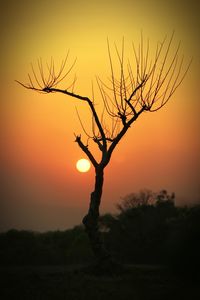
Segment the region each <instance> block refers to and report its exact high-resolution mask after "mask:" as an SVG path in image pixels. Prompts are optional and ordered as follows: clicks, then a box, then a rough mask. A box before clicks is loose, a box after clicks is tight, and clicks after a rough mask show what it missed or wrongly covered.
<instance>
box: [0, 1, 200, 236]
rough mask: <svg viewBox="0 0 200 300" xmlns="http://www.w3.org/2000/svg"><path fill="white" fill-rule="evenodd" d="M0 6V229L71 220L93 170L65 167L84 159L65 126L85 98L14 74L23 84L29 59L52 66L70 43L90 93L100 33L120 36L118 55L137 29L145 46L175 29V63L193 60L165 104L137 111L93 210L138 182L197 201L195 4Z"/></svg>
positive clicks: (110, 205) (106, 206) (73, 124)
mask: <svg viewBox="0 0 200 300" xmlns="http://www.w3.org/2000/svg"><path fill="white" fill-rule="evenodd" d="M162 2H164V3H162ZM0 3H1V10H0V11H1V17H0V22H1V26H0V31H1V37H0V39H1V40H0V43H1V60H0V67H1V68H0V77H1V98H0V99H1V111H0V113H1V119H0V122H1V132H0V138H1V186H2V189H1V190H2V197H1V202H0V209H1V210H0V214H1V216H0V219H1V222H0V230H5V229H9V228H19V229H34V230H49V229H53V230H54V229H64V228H68V227H71V226H73V225H75V224H78V223H80V222H81V219H82V217H83V215H84V214H85V213H86V210H87V207H88V201H89V194H90V192H91V190H92V187H93V176H94V173H93V170H92V169H91V170H90V171H89V172H88V173H86V174H81V173H78V172H77V170H76V168H75V164H76V161H77V160H78V159H79V158H81V157H84V155H83V153H82V152H81V150H80V149H79V148H78V145H77V144H76V143H74V132H75V133H77V134H78V133H81V126H80V124H79V122H78V119H77V116H76V111H75V106H77V107H78V109H79V112H80V114H81V116H82V118H85V119H87V118H88V111H87V109H86V108H85V104H80V103H79V102H78V100H73V99H70V98H69V97H66V96H64V95H59V94H52V95H42V94H37V93H34V92H31V91H28V90H25V89H23V88H22V87H21V86H19V85H18V84H17V83H16V82H15V81H14V80H15V79H18V80H21V81H23V82H26V81H27V73H28V72H30V62H33V63H35V62H36V61H37V58H39V57H42V58H43V60H44V61H46V60H49V59H50V58H51V56H53V57H54V60H55V63H56V64H57V63H58V64H59V63H60V61H61V60H62V59H63V58H64V57H65V55H66V53H67V50H68V49H70V57H69V60H70V61H71V62H73V60H74V58H76V57H77V63H76V66H75V68H74V70H73V72H74V73H76V74H77V76H78V81H77V84H76V92H77V93H79V94H82V95H88V96H90V95H91V80H92V79H94V78H95V75H97V74H98V75H100V76H102V77H106V76H107V75H108V67H109V65H108V55H107V50H106V49H107V46H106V39H107V37H109V39H110V42H111V43H112V42H115V41H116V42H117V43H118V44H120V42H121V39H122V36H124V37H125V42H126V49H127V51H128V50H129V48H130V47H131V41H134V42H135V43H136V44H137V42H138V41H139V37H140V32H141V30H143V33H144V35H145V36H146V37H149V39H150V42H151V44H152V47H153V46H154V45H155V43H156V42H157V41H158V40H161V39H162V38H163V37H164V35H165V34H166V33H167V34H169V35H170V34H171V32H172V31H173V30H175V42H178V41H179V40H181V43H182V44H181V47H182V48H181V53H184V55H185V62H186V63H187V62H188V61H189V60H190V58H191V57H193V64H192V66H191V68H190V70H189V73H188V74H187V77H186V78H185V80H184V82H183V84H182V85H181V87H180V88H179V89H178V91H177V92H176V93H175V95H174V96H173V97H172V99H171V101H170V102H169V103H168V104H167V106H166V107H164V108H163V109H162V110H160V111H158V112H156V113H152V114H148V113H146V114H145V115H143V116H141V117H140V119H139V120H138V121H137V122H136V123H135V124H134V125H133V126H132V128H131V130H130V131H129V132H128V134H127V135H126V137H125V138H124V139H123V140H122V141H121V144H120V145H119V147H118V149H116V152H115V153H114V155H113V158H112V161H111V164H110V165H109V166H108V168H107V170H106V176H105V187H104V195H103V199H102V212H105V211H110V212H114V211H115V204H116V203H117V202H118V201H119V200H120V197H123V196H125V195H126V194H128V193H131V192H135V191H138V190H139V189H142V188H150V189H152V190H154V191H158V190H159V189H162V188H165V189H167V190H169V192H172V191H174V192H175V193H176V195H177V202H178V203H183V202H187V203H192V202H194V201H198V200H199V196H200V189H199V186H200V185H199V183H200V182H199V169H200V168H199V167H200V163H199V162H200V160H199V153H200V142H199V131H198V129H199V123H200V121H199V111H200V102H199V95H198V90H199V88H198V87H199V75H200V74H199V70H200V57H199V53H200V51H199V50H200V41H199V26H200V24H199V16H198V14H197V12H198V4H197V3H198V1H194V0H192V1H181V0H180V1H179V0H175V1H172V0H170V1H147V0H143V1H131V0H123V1H119V0H118V1H117V0H116V1H104V0H103V1H101V2H98V3H97V2H96V1H82V0H74V1H64V0H63V1H61V0H58V1H56V2H55V1H51V0H49V1H47V0H44V1H28V0H26V1H23V0H19V1H14V0H10V1H5V3H4V2H3V1H0ZM73 72H72V73H73ZM63 87H64V86H63ZM99 105H100V104H99ZM87 120H88V119H87Z"/></svg>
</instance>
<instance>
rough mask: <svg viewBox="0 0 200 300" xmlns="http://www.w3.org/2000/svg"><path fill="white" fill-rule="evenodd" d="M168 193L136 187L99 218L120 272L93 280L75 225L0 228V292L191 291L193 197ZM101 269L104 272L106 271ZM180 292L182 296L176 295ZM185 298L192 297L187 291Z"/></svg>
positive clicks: (140, 295)
mask: <svg viewBox="0 0 200 300" xmlns="http://www.w3.org/2000/svg"><path fill="white" fill-rule="evenodd" d="M174 199H175V195H174V194H172V195H169V194H168V193H167V192H166V191H165V190H163V191H161V192H159V193H153V192H151V191H149V190H143V191H141V192H140V193H138V194H134V193H133V194H130V195H128V196H126V197H124V198H123V199H122V200H121V201H120V203H119V204H118V205H117V207H118V214H116V215H111V214H106V215H104V216H102V217H101V218H100V220H99V228H100V231H101V233H102V235H103V238H104V242H105V244H106V246H107V248H108V249H109V251H110V252H111V254H112V256H113V257H114V258H115V260H116V261H118V262H120V263H121V264H122V266H124V268H123V269H121V270H122V272H121V273H120V272H118V273H117V275H116V274H115V275H114V276H112V277H110V279H108V278H107V279H106V277H105V276H106V274H104V276H103V277H100V278H99V279H98V280H96V279H95V278H94V276H93V273H91V272H89V273H88V270H91V269H90V268H88V266H90V265H91V264H92V263H93V262H94V261H95V257H94V254H93V252H92V250H91V247H90V242H89V239H88V236H87V234H86V232H85V230H84V228H83V226H81V225H80V226H76V227H74V228H73V229H69V230H66V231H50V232H45V233H38V232H31V231H25V230H23V231H18V230H14V229H13V230H9V231H8V232H5V233H1V234H0V265H1V267H0V273H1V276H2V280H1V284H2V287H1V289H0V297H1V299H13V298H12V297H13V295H14V296H16V297H17V298H19V299H70V300H72V299H102V297H103V298H104V299H116V300H117V299H123V300H124V299H133V298H134V299H148V300H149V299H154V300H155V299H179V297H181V299H190V298H191V297H194V296H196V294H198V293H199V288H198V280H199V279H200V276H199V274H200V272H199V270H200V258H199V253H200V205H195V206H193V207H176V206H175V204H174ZM108 275H109V274H107V276H108ZM184 297H185V298H184ZM191 299H193V298H191Z"/></svg>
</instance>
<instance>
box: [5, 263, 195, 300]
mask: <svg viewBox="0 0 200 300" xmlns="http://www.w3.org/2000/svg"><path fill="white" fill-rule="evenodd" d="M0 275H1V289H0V299H2V300H4V299H17V300H18V299H19V300H20V299H27V300H31V299H38V300H39V299H48V300H50V299H55V300H57V299H58V300H59V299H68V300H82V299H95V300H98V299H101V300H105V299H116V300H118V299H120V300H126V299H127V300H128V299H135V300H139V299H142V300H143V299H148V300H150V299H152V300H153V299H154V300H156V299H163V300H164V299H166V300H167V299H176V300H178V299H191V300H193V299H200V286H199V285H198V282H193V281H192V278H190V279H191V280H190V282H188V281H186V280H183V279H181V277H178V276H175V275H174V274H173V273H172V272H171V271H169V270H168V269H167V268H166V267H161V266H145V265H128V266H126V269H125V271H123V274H119V275H118V276H115V277H106V276H102V277H95V276H93V275H91V274H88V273H87V272H86V271H85V269H84V268H83V267H82V266H69V267H61V266H46V267H42V266H40V267H28V266H24V267H1V268H0Z"/></svg>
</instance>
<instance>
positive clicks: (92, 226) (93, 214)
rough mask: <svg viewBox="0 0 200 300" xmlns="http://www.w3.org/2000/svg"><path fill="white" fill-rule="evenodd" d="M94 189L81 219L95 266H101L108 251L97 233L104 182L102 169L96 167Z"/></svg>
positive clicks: (106, 259)
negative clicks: (87, 207)
mask: <svg viewBox="0 0 200 300" xmlns="http://www.w3.org/2000/svg"><path fill="white" fill-rule="evenodd" d="M95 172H96V176H95V187H94V191H93V192H92V193H91V196H90V206H89V210H88V214H87V215H86V216H85V217H84V218H83V221H82V222H83V224H84V225H85V230H86V232H87V234H88V237H89V240H90V244H91V247H92V250H93V253H94V255H95V257H96V259H97V264H99V265H100V264H102V263H103V262H104V261H108V260H109V259H110V255H109V253H108V251H106V249H105V247H104V244H103V240H102V236H101V233H100V231H99V224H98V220H99V206H100V203H101V195H102V188H103V180H104V169H103V168H102V167H99V166H98V167H97V168H96V169H95Z"/></svg>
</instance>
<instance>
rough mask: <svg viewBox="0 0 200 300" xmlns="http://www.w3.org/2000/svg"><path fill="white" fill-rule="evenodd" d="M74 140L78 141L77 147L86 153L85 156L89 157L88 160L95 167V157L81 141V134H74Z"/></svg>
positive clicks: (96, 164)
mask: <svg viewBox="0 0 200 300" xmlns="http://www.w3.org/2000/svg"><path fill="white" fill-rule="evenodd" d="M75 142H76V143H78V145H79V147H80V148H81V149H82V150H83V152H84V153H85V154H86V155H87V157H88V158H89V160H90V161H91V163H92V164H93V166H94V167H95V168H97V166H98V163H97V161H96V159H95V158H94V156H93V155H92V153H91V152H90V150H89V149H88V146H86V145H84V144H83V142H82V141H81V136H80V135H76V139H75Z"/></svg>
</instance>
